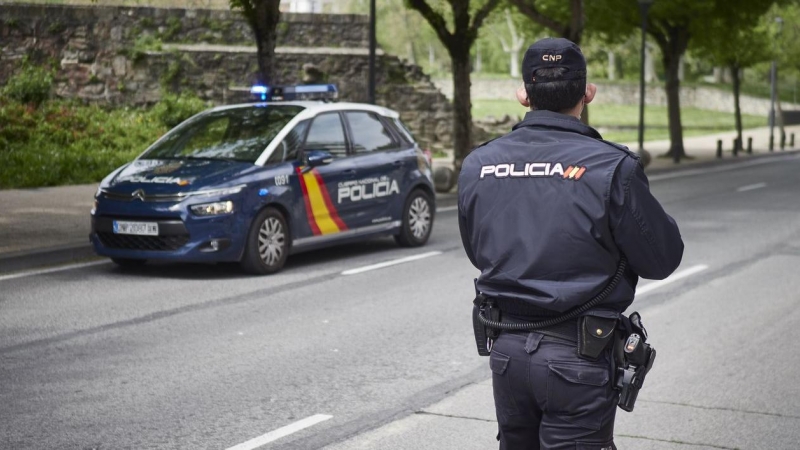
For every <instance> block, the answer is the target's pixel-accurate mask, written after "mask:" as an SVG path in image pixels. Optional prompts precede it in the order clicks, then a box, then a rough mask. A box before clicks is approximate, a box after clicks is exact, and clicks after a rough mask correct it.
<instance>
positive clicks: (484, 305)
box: [472, 293, 500, 356]
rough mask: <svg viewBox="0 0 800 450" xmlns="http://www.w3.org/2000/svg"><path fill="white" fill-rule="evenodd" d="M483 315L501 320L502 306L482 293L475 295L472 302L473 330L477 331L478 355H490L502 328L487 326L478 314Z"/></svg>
mask: <svg viewBox="0 0 800 450" xmlns="http://www.w3.org/2000/svg"><path fill="white" fill-rule="evenodd" d="M479 314H480V315H483V317H486V318H488V319H490V320H493V321H497V322H499V321H500V308H498V307H497V305H496V304H495V302H494V301H493V300H492V299H490V298H488V297H486V296H485V295H483V294H481V293H477V294H476V295H475V300H474V301H473V302H472V331H473V333H475V344H476V345H477V346H478V355H480V356H489V354H490V353H491V352H492V345H494V340H495V339H497V336H498V335H499V334H500V330H498V329H495V328H490V327H487V326H485V325H484V324H483V323H481V321H480V320H478V315H479Z"/></svg>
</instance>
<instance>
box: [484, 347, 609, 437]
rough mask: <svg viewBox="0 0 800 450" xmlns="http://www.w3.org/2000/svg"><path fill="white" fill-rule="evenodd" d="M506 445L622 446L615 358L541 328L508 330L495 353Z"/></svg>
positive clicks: (498, 408) (497, 400) (500, 421)
mask: <svg viewBox="0 0 800 450" xmlns="http://www.w3.org/2000/svg"><path fill="white" fill-rule="evenodd" d="M489 364H490V366H491V369H492V385H493V387H494V404H495V409H496V411H497V422H498V425H499V429H500V433H499V434H498V440H499V441H500V450H539V449H548V450H549V449H572V450H616V447H615V446H614V415H615V413H616V405H617V401H618V397H619V394H618V391H616V390H614V389H613V384H614V377H613V373H614V372H613V370H614V368H613V361H612V355H611V351H610V350H607V351H606V352H605V353H604V354H603V355H601V356H600V358H599V359H598V360H597V361H586V360H584V359H581V358H579V357H578V355H577V350H576V348H575V344H573V343H570V342H568V341H565V340H561V339H557V338H551V337H549V336H543V335H541V334H539V333H536V332H530V333H528V332H502V333H501V334H500V336H499V337H498V339H497V341H496V342H495V344H494V348H493V349H492V353H491V356H490V357H489Z"/></svg>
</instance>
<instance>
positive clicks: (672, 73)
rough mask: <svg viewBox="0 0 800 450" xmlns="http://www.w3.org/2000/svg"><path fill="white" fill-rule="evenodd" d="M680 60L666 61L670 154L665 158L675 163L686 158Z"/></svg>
mask: <svg viewBox="0 0 800 450" xmlns="http://www.w3.org/2000/svg"><path fill="white" fill-rule="evenodd" d="M677 62H678V60H677V58H672V60H671V61H670V62H666V61H665V66H666V67H665V69H666V75H667V112H668V117H669V141H670V144H669V152H667V153H666V154H665V155H664V156H668V157H670V158H672V159H673V160H674V161H675V162H678V161H680V159H681V158H685V157H686V153H685V151H684V149H683V124H682V123H681V96H680V93H681V81H680V79H679V78H678V64H677Z"/></svg>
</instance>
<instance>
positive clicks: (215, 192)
mask: <svg viewBox="0 0 800 450" xmlns="http://www.w3.org/2000/svg"><path fill="white" fill-rule="evenodd" d="M246 187H247V185H246V184H240V185H238V186H232V187H227V188H221V189H208V190H205V191H195V192H189V193H188V194H187V195H188V196H190V197H199V196H206V197H218V196H223V195H233V194H238V193H239V192H242V189H244V188H246Z"/></svg>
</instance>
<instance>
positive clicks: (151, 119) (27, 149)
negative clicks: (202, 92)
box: [0, 96, 206, 189]
mask: <svg viewBox="0 0 800 450" xmlns="http://www.w3.org/2000/svg"><path fill="white" fill-rule="evenodd" d="M205 107H206V104H205V103H204V102H202V101H200V100H198V99H195V98H191V99H187V98H181V97H176V96H167V97H166V100H165V101H163V102H162V103H159V104H158V105H157V106H155V107H154V108H151V109H135V108H118V109H105V108H102V107H99V106H93V105H83V104H81V103H78V102H69V101H45V102H43V103H42V104H40V105H38V106H36V105H35V104H34V103H23V102H18V101H14V100H11V99H9V98H4V97H2V96H0V167H2V168H3V169H2V170H0V189H8V188H20V187H39V186H58V185H65V184H82V183H93V182H97V181H100V180H101V179H102V178H103V177H104V176H106V175H108V174H109V173H110V172H111V171H112V170H114V169H115V168H117V167H119V166H121V165H122V164H124V163H126V162H128V161H130V160H131V159H133V158H134V157H135V156H136V155H138V154H139V153H141V152H142V151H144V149H145V148H147V146H149V145H150V144H152V143H153V142H154V141H155V140H156V139H158V138H159V137H160V136H161V135H163V134H164V133H165V132H166V131H167V130H169V129H170V128H171V127H172V126H174V125H176V124H177V123H179V122H180V121H182V120H183V119H186V118H187V117H189V116H191V115H192V114H194V113H196V112H198V111H200V110H202V109H204V108H205Z"/></svg>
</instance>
